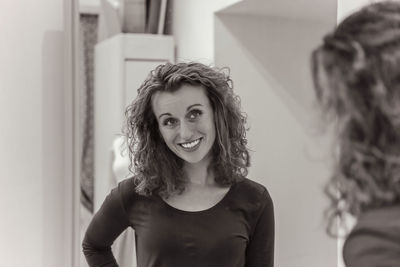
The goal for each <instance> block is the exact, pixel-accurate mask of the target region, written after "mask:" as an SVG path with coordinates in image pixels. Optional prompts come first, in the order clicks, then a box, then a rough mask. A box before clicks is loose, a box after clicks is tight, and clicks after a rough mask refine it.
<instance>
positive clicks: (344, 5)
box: [337, 0, 378, 23]
mask: <svg viewBox="0 0 400 267" xmlns="http://www.w3.org/2000/svg"><path fill="white" fill-rule="evenodd" d="M372 2H378V1H376V0H338V1H337V21H338V23H340V22H341V21H342V20H343V19H344V18H345V17H347V16H348V15H350V14H351V13H353V12H354V11H357V10H358V9H360V8H361V7H362V6H364V5H367V4H369V3H372Z"/></svg>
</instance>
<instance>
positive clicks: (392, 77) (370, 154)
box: [311, 1, 400, 235]
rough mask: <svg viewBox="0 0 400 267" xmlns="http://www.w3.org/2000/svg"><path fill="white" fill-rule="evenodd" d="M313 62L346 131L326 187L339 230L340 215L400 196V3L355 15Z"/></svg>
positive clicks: (325, 97) (320, 93) (340, 129)
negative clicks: (338, 220)
mask: <svg viewBox="0 0 400 267" xmlns="http://www.w3.org/2000/svg"><path fill="white" fill-rule="evenodd" d="M311 65H312V75H313V81H314V87H315V91H316V95H317V99H318V102H319V104H320V106H321V108H322V110H323V111H324V118H325V119H327V120H328V121H329V122H331V123H334V124H335V127H336V129H337V134H338V139H337V145H338V155H337V158H336V160H335V168H334V173H333V175H332V177H331V178H330V180H329V182H328V184H327V185H326V187H325V193H326V194H327V196H328V197H329V199H330V200H331V204H330V207H329V208H328V210H327V216H328V227H327V231H328V233H329V234H331V235H334V234H333V230H332V229H333V228H334V221H335V218H337V217H338V216H339V217H340V218H342V216H343V215H344V214H345V213H350V214H352V215H354V216H356V217H357V216H359V215H360V214H361V213H363V212H365V211H366V210H370V209H375V208H379V207H382V206H388V205H393V204H396V203H399V202H400V3H396V2H388V1H386V2H380V3H375V4H372V5H369V6H367V7H365V8H363V9H361V10H360V11H358V12H356V13H354V14H352V15H351V16H349V17H347V18H346V19H345V20H344V21H343V22H341V23H340V24H339V25H338V26H337V28H336V29H335V30H334V31H333V32H332V33H331V34H328V35H326V36H325V38H324V39H323V44H322V45H320V46H319V47H318V48H316V49H315V50H314V51H313V53H312V56H311Z"/></svg>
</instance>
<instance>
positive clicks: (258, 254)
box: [246, 191, 275, 267]
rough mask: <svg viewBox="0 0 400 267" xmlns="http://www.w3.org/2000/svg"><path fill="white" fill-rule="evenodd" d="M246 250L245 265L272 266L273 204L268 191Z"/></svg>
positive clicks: (273, 240)
mask: <svg viewBox="0 0 400 267" xmlns="http://www.w3.org/2000/svg"><path fill="white" fill-rule="evenodd" d="M264 197H265V200H264V203H263V205H262V209H261V211H260V213H259V214H260V215H259V217H258V220H257V222H256V225H255V228H254V230H253V233H252V235H251V236H250V241H249V245H248V247H247V250H246V267H273V266H274V243H275V220H274V206H273V203H272V200H271V197H270V196H269V194H268V192H267V191H265V192H264Z"/></svg>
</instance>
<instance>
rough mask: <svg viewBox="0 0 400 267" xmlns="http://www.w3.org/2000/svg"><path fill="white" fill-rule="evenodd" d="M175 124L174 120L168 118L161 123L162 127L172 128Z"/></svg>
mask: <svg viewBox="0 0 400 267" xmlns="http://www.w3.org/2000/svg"><path fill="white" fill-rule="evenodd" d="M175 124H176V119H173V118H168V119H165V120H164V121H163V125H164V126H168V127H173V126H174V125H175Z"/></svg>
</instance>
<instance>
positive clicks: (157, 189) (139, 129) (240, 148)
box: [123, 62, 250, 197]
mask: <svg viewBox="0 0 400 267" xmlns="http://www.w3.org/2000/svg"><path fill="white" fill-rule="evenodd" d="M224 70H226V69H217V68H212V67H208V66H205V65H203V64H200V63H195V62H190V63H178V64H171V63H166V64H164V65H160V66H158V67H157V68H156V69H155V70H153V71H151V72H150V74H149V76H148V77H147V79H146V80H145V81H144V82H143V84H142V85H141V86H140V88H139V89H138V90H137V92H138V95H137V97H136V98H135V100H134V101H133V102H132V103H131V104H130V105H129V106H128V107H127V109H126V111H125V116H126V125H125V127H124V131H123V132H124V134H125V136H126V141H127V147H128V149H129V157H130V160H131V164H130V166H129V169H130V171H131V172H132V173H133V174H134V179H135V185H136V191H137V192H138V193H139V194H142V195H151V194H159V195H162V196H165V197H168V196H170V195H171V194H172V193H175V192H178V193H181V192H182V191H183V190H184V189H185V185H186V182H187V177H185V175H184V172H183V170H182V167H183V160H182V159H180V158H179V157H178V156H176V155H175V154H174V153H173V152H172V151H170V149H169V148H168V147H167V145H166V144H165V143H164V142H163V138H162V136H161V133H160V131H159V128H158V123H157V119H156V117H155V115H154V113H153V110H152V107H151V99H152V96H153V95H154V94H155V93H156V92H174V91H177V90H178V89H180V88H181V87H182V85H193V86H202V87H203V88H205V90H206V94H207V96H208V98H209V100H210V103H211V106H212V109H213V112H214V121H215V128H216V139H215V142H214V145H213V147H212V155H213V160H212V162H211V164H210V166H209V170H212V171H213V172H214V175H215V181H216V183H217V184H220V185H222V186H229V185H231V184H233V183H235V182H236V181H238V180H240V179H242V178H244V177H245V176H247V172H248V171H247V168H248V167H249V166H250V156H249V152H248V149H247V139H246V130H247V129H246V127H245V125H246V115H245V114H244V113H242V112H241V110H240V99H239V97H238V96H237V95H235V94H234V92H233V85H232V80H231V78H230V77H229V74H226V73H225V72H224Z"/></svg>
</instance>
